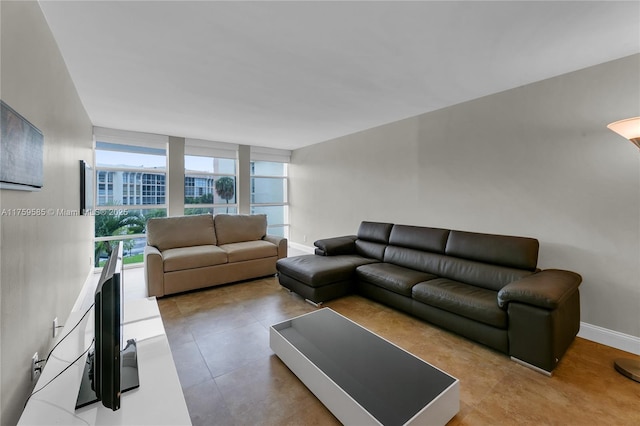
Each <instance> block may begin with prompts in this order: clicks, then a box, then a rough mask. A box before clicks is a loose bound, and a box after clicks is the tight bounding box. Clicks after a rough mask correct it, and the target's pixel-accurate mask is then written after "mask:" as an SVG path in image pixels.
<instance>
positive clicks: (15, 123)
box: [0, 101, 44, 191]
mask: <svg viewBox="0 0 640 426" xmlns="http://www.w3.org/2000/svg"><path fill="white" fill-rule="evenodd" d="M0 109H1V110H2V111H1V112H2V118H1V122H0V127H1V128H2V139H1V143H0V189H16V190H22V191H39V190H40V188H42V184H43V182H42V181H43V167H42V158H43V150H44V137H43V135H42V132H41V131H40V130H38V128H37V127H36V126H34V125H33V124H31V123H30V122H29V121H28V120H27V119H26V118H24V117H23V116H22V115H20V114H19V113H17V112H16V111H15V110H14V109H13V108H11V107H10V106H9V105H7V104H6V103H4V101H0Z"/></svg>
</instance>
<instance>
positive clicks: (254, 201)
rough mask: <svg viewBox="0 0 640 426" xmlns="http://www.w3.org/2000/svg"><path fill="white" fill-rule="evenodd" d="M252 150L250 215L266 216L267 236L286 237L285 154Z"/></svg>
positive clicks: (287, 217)
mask: <svg viewBox="0 0 640 426" xmlns="http://www.w3.org/2000/svg"><path fill="white" fill-rule="evenodd" d="M275 152H276V151H275V150H268V149H265V148H262V149H260V148H252V151H251V214H260V213H262V214H266V215H267V225H268V229H267V233H269V234H271V235H278V236H281V237H288V236H289V200H288V184H289V181H288V161H289V156H288V155H282V154H280V155H278V154H276V153H275Z"/></svg>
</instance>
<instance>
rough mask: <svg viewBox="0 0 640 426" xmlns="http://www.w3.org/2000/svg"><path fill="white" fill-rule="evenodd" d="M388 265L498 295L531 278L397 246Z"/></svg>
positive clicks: (388, 254) (390, 248)
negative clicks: (514, 282) (495, 292)
mask: <svg viewBox="0 0 640 426" xmlns="http://www.w3.org/2000/svg"><path fill="white" fill-rule="evenodd" d="M384 262H388V263H393V264H395V265H399V266H404V267H406V268H410V269H415V270H418V271H422V272H427V273H430V274H434V275H437V276H439V277H443V278H449V279H450V280H455V281H459V282H462V283H466V284H472V285H475V286H478V287H482V288H486V289H489V290H494V291H499V290H500V289H501V288H502V287H504V286H505V285H507V284H509V283H510V282H512V281H516V280H519V279H521V278H524V277H526V276H528V275H531V272H530V271H527V270H523V269H515V268H508V267H504V266H497V265H489V264H487V263H482V262H475V261H473V260H467V259H459V258H456V257H451V256H446V255H443V254H437V253H428V252H424V251H420V250H413V249H408V248H404V247H396V246H388V247H387V249H386V250H385V252H384Z"/></svg>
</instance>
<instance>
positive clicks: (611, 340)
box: [578, 322, 640, 355]
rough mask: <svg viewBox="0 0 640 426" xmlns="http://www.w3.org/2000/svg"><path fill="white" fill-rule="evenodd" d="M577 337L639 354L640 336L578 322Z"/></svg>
mask: <svg viewBox="0 0 640 426" xmlns="http://www.w3.org/2000/svg"><path fill="white" fill-rule="evenodd" d="M578 337H582V338H583V339H587V340H591V341H592V342H596V343H600V344H603V345H607V346H611V347H612V348H616V349H620V350H622V351H625V352H630V353H632V354H636V355H640V337H636V336H631V335H629V334H624V333H620V332H618V331H614V330H609V329H607V328H603V327H599V326H597V325H592V324H587V323H586V322H581V323H580V331H579V332H578Z"/></svg>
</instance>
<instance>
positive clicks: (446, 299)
mask: <svg viewBox="0 0 640 426" xmlns="http://www.w3.org/2000/svg"><path fill="white" fill-rule="evenodd" d="M412 297H413V299H414V300H417V301H418V302H422V303H425V304H427V305H431V306H435V307H436V308H440V309H442V310H445V311H448V312H452V313H454V314H458V315H461V316H463V317H466V318H469V319H472V320H474V321H478V322H482V323H484V324H488V325H491V326H493V327H497V328H501V329H506V328H507V325H508V324H507V318H508V315H507V313H506V312H505V311H504V310H503V309H500V307H498V299H497V298H498V293H497V292H495V291H492V290H487V289H484V288H480V287H476V286H472V285H468V284H464V283H460V282H457V281H452V280H449V279H446V278H438V279H435V280H429V281H426V282H422V283H418V284H416V285H415V286H413V289H412Z"/></svg>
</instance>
